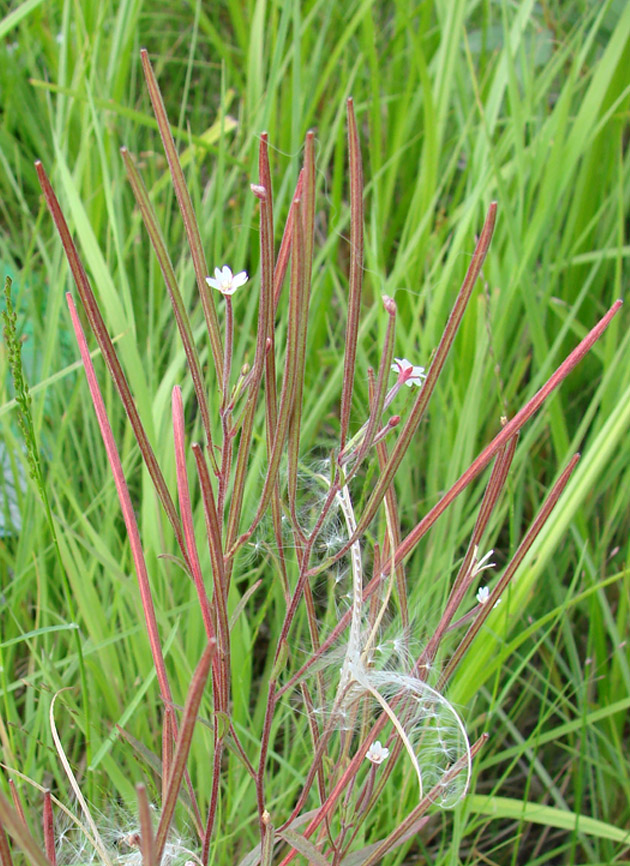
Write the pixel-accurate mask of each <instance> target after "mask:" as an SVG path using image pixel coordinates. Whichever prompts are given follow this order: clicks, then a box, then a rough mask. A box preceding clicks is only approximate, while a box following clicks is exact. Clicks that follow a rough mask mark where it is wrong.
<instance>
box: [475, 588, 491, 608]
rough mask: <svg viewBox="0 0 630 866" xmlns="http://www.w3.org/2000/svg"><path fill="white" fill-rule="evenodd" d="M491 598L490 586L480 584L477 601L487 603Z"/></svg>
mask: <svg viewBox="0 0 630 866" xmlns="http://www.w3.org/2000/svg"><path fill="white" fill-rule="evenodd" d="M489 598H490V587H489V586H480V587H479V589H478V590H477V601H478V602H479V604H485V603H486V602H487V601H488V599H489Z"/></svg>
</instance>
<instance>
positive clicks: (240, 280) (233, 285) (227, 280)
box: [206, 265, 249, 295]
mask: <svg viewBox="0 0 630 866" xmlns="http://www.w3.org/2000/svg"><path fill="white" fill-rule="evenodd" d="M248 279H249V277H248V276H247V274H246V273H245V271H241V272H240V274H233V273H232V271H231V270H230V268H228V266H227V265H223V267H222V268H215V269H214V279H213V278H212V277H206V282H207V283H208V285H209V286H211V288H213V289H218V290H219V291H220V292H221V294H222V295H233V294H234V292H235V291H236V290H237V289H238V288H239V287H240V286H244V285H245V283H246V282H247V280H248Z"/></svg>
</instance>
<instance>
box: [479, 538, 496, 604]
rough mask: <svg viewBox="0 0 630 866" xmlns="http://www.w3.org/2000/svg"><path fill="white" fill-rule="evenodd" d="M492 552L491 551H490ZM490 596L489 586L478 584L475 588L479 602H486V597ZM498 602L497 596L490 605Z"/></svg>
mask: <svg viewBox="0 0 630 866" xmlns="http://www.w3.org/2000/svg"><path fill="white" fill-rule="evenodd" d="M490 552H492V551H490ZM489 598H490V587H489V586H480V587H479V589H478V590H477V601H478V602H479V604H486V603H487V601H488V599H489ZM498 604H501V599H500V598H498V599H497V600H496V601H495V603H494V604H493V605H492V607H493V608H494V607H496V606H497V605H498Z"/></svg>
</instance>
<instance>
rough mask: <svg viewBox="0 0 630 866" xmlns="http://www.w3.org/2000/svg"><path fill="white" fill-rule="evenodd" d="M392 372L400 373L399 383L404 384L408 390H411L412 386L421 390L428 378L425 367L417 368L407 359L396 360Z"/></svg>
mask: <svg viewBox="0 0 630 866" xmlns="http://www.w3.org/2000/svg"><path fill="white" fill-rule="evenodd" d="M392 370H393V371H394V373H398V381H399V382H404V383H405V385H407V387H408V388H411V386H412V385H416V386H417V387H418V388H419V387H420V385H422V381H423V379H426V378H427V375H426V373H425V372H424V367H416V366H414V365H413V364H412V363H411V362H410V361H408V360H407V359H406V358H394V363H393V364H392Z"/></svg>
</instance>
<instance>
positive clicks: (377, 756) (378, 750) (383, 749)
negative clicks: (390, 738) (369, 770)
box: [365, 740, 389, 764]
mask: <svg viewBox="0 0 630 866" xmlns="http://www.w3.org/2000/svg"><path fill="white" fill-rule="evenodd" d="M365 757H366V758H367V759H368V761H371V762H372V763H373V764H382V763H383V761H385V760H387V758H389V749H388V748H387V746H381V741H380V740H374V742H373V743H372V745H371V746H370V748H369V749H368V750H367V752H366V753H365Z"/></svg>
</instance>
